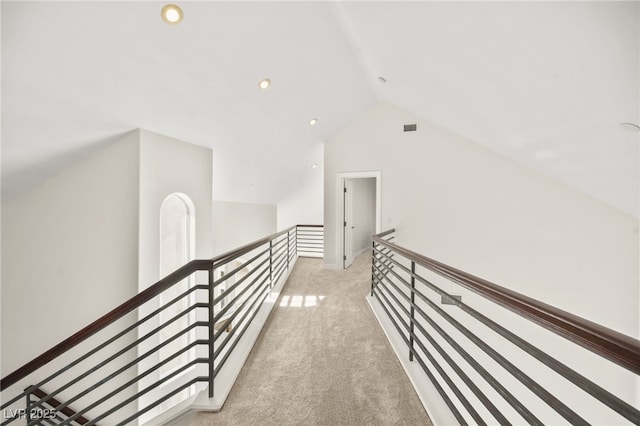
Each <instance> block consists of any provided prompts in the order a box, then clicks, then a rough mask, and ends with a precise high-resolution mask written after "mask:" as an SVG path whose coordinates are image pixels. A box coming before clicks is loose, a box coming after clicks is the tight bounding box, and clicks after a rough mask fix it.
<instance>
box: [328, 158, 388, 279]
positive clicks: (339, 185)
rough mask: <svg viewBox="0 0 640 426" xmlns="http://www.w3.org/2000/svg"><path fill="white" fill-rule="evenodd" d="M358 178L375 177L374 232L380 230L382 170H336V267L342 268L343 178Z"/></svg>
mask: <svg viewBox="0 0 640 426" xmlns="http://www.w3.org/2000/svg"><path fill="white" fill-rule="evenodd" d="M358 178H375V180H376V233H380V232H381V221H382V214H381V211H382V197H381V192H382V172H381V171H380V170H371V171H362V172H338V173H336V221H335V224H336V229H335V237H336V239H335V241H336V269H337V270H343V269H344V261H343V259H344V229H343V226H342V221H343V213H344V180H345V179H358Z"/></svg>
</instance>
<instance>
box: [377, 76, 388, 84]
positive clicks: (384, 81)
mask: <svg viewBox="0 0 640 426" xmlns="http://www.w3.org/2000/svg"><path fill="white" fill-rule="evenodd" d="M378 80H380V83H386V82H387V79H386V78H384V77H378Z"/></svg>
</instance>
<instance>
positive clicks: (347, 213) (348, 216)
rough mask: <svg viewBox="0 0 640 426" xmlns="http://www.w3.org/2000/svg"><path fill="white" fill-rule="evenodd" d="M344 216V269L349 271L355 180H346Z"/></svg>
mask: <svg viewBox="0 0 640 426" xmlns="http://www.w3.org/2000/svg"><path fill="white" fill-rule="evenodd" d="M343 194H344V203H343V205H344V210H343V211H344V215H343V229H344V232H343V236H344V256H343V257H342V258H343V262H344V263H343V267H344V269H347V268H348V267H349V266H351V264H352V263H353V230H354V229H355V227H354V226H353V180H351V179H345V180H344V192H343Z"/></svg>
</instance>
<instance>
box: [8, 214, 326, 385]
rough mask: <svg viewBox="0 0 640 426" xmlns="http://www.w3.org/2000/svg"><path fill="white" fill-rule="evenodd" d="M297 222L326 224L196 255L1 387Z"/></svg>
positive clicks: (43, 356)
mask: <svg viewBox="0 0 640 426" xmlns="http://www.w3.org/2000/svg"><path fill="white" fill-rule="evenodd" d="M297 226H313V227H321V226H323V225H294V226H291V227H289V228H287V229H284V230H282V231H279V232H276V233H274V234H271V235H269V236H267V237H264V238H261V239H259V240H256V241H254V242H252V243H249V244H246V245H244V246H242V247H239V248H237V249H234V250H231V251H229V252H226V253H223V254H221V255H218V256H216V257H214V258H213V259H209V260H202V259H196V260H192V261H191V262H189V263H187V264H186V265H184V266H182V267H181V268H179V269H177V270H175V271H174V272H172V273H171V274H169V275H167V276H166V277H164V278H163V279H161V280H160V281H158V282H157V283H155V284H153V285H152V286H150V287H148V288H147V289H145V290H143V291H142V292H140V293H138V294H137V295H136V296H134V297H132V298H131V299H129V300H127V301H126V302H124V303H122V304H121V305H120V306H118V307H117V308H115V309H113V310H111V311H110V312H108V313H106V314H105V315H103V316H102V317H100V318H98V319H97V320H96V321H94V322H92V323H91V324H89V325H88V326H86V327H84V328H83V329H82V330H80V331H78V332H77V333H75V334H74V335H72V336H71V337H69V338H67V339H65V340H63V341H62V342H60V343H58V344H57V345H55V346H54V347H53V348H51V349H49V350H48V351H46V352H44V353H43V354H41V355H39V356H38V357H36V358H34V359H33V360H31V361H30V362H28V363H26V364H25V365H23V366H22V367H20V368H18V369H17V370H15V371H14V372H12V373H10V374H8V375H7V376H5V377H3V378H2V380H0V391H3V390H4V389H6V388H8V387H9V386H11V385H13V384H15V383H17V382H18V381H19V380H21V379H23V378H25V377H26V376H27V375H28V374H30V373H32V372H34V371H35V370H37V369H38V368H40V367H42V366H43V365H45V364H47V363H49V362H50V361H51V360H53V359H54V358H56V357H58V356H60V355H62V354H63V353H65V352H66V351H68V350H69V349H71V348H73V347H74V346H76V345H78V344H79V343H81V342H83V341H84V340H86V339H88V338H89V337H91V336H93V335H94V334H96V333H97V332H99V331H100V330H102V329H104V328H105V327H107V326H108V325H109V324H112V323H113V322H115V321H117V320H118V319H120V318H122V317H123V316H125V315H126V314H128V313H129V312H131V311H133V310H134V309H137V308H138V307H140V306H141V305H142V304H143V303H145V302H148V301H149V300H151V299H152V298H154V297H156V296H157V295H159V294H160V293H162V292H163V291H164V290H166V289H167V288H169V287H171V286H172V285H174V284H176V283H178V282H180V281H182V280H183V279H185V278H186V277H188V276H189V275H191V274H192V273H194V272H195V271H207V270H210V269H212V268H214V267H215V266H216V265H220V264H224V263H227V262H229V261H231V260H233V259H235V258H237V257H240V256H242V255H243V254H245V253H248V252H250V251H252V250H254V249H256V248H258V247H260V246H261V245H263V244H265V243H268V242H269V241H271V240H273V239H274V238H277V237H279V236H281V235H284V234H285V233H288V232H290V231H291V230H292V229H294V228H297Z"/></svg>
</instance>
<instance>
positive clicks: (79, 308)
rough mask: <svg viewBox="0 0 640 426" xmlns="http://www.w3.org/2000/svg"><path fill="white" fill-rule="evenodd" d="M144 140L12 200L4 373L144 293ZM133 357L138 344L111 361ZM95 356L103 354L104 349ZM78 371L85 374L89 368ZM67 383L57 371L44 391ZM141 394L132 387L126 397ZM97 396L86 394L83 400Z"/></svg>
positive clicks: (6, 227) (6, 219) (5, 227)
mask: <svg viewBox="0 0 640 426" xmlns="http://www.w3.org/2000/svg"><path fill="white" fill-rule="evenodd" d="M138 148H139V145H138V140H137V133H136V132H132V133H130V134H128V135H127V136H125V137H124V138H122V139H121V140H120V141H117V142H115V143H113V144H111V145H109V146H107V147H106V148H105V149H103V150H101V151H99V152H97V153H95V154H94V155H93V156H91V157H90V158H87V159H84V160H82V161H80V162H79V163H76V164H74V165H72V166H71V167H69V168H68V169H66V170H65V171H63V172H62V173H60V174H58V175H56V176H53V177H52V178H50V179H49V180H47V181H46V182H45V183H44V184H43V185H41V186H40V187H38V188H36V189H34V190H33V191H31V192H29V193H26V194H24V195H22V196H20V197H18V198H16V199H14V200H12V201H10V202H8V203H6V204H3V205H2V213H3V214H2V216H3V222H2V251H3V258H2V293H3V294H2V296H3V297H2V375H3V376H4V375H6V374H8V373H10V372H12V371H13V370H14V369H16V368H17V367H20V366H22V365H24V364H25V363H26V362H28V361H30V360H31V359H33V358H34V357H36V356H38V355H40V354H41V353H43V352H44V351H46V350H48V349H50V348H51V347H53V346H54V345H56V344H57V343H59V342H61V341H62V340H64V339H66V338H67V337H69V336H70V335H72V334H73V333H75V332H77V331H78V330H80V329H81V328H83V327H84V326H86V325H88V324H90V323H91V322H93V321H94V320H96V319H98V318H99V317H100V316H102V315H103V314H105V313H107V312H108V311H110V310H111V309H113V308H115V307H116V306H118V305H120V304H121V303H123V302H124V301H126V300H127V299H129V298H130V297H132V296H133V295H135V294H136V293H137V290H138V285H137V281H138V253H137V251H138V191H139V187H138V159H139V149H138ZM130 321H131V317H130V316H127V317H125V318H124V319H123V320H120V321H119V322H118V324H119V326H120V327H123V324H124V325H126V324H129V323H130ZM106 333H107V336H108V337H112V336H113V335H114V334H115V331H113V329H112V328H107V329H106ZM132 339H133V336H130V335H127V336H125V337H123V338H121V339H119V340H118V341H117V342H116V343H115V344H114V345H111V346H110V351H111V352H110V354H112V353H114V352H116V350H117V349H116V348H117V347H122V346H124V345H126V344H129V343H130V342H131V341H132ZM104 340H106V337H105V334H103V333H99V334H97V335H95V336H93V337H92V338H90V339H88V340H87V341H85V342H84V343H83V344H81V345H80V346H78V347H76V348H74V349H72V350H70V351H68V352H67V353H66V354H64V355H63V356H62V357H60V358H59V359H56V360H54V361H52V362H51V363H50V364H48V365H47V367H45V368H43V369H42V371H39V372H36V373H34V375H33V376H28V377H27V378H25V379H24V380H22V381H20V382H18V384H17V385H16V386H15V387H14V388H15V389H17V390H18V391H20V390H21V389H24V388H25V387H26V385H29V384H34V382H37V381H38V380H39V379H38V377H39V378H40V379H41V378H44V376H43V375H44V374H45V373H46V372H47V371H48V373H47V374H49V373H51V372H53V371H56V370H57V369H59V368H61V367H62V366H64V365H66V364H68V363H69V362H70V361H71V360H72V359H74V358H75V357H77V356H79V355H80V354H83V353H86V352H87V351H89V350H90V349H93V348H94V347H96V346H97V344H98V343H100V342H101V341H104ZM108 355H109V354H106V355H105V354H104V353H101V354H99V355H97V357H102V358H101V359H104V357H106V356H108ZM132 359H133V354H131V353H130V352H129V353H127V354H125V355H123V356H121V357H119V358H118V360H117V361H115V362H113V363H111V368H116V367H117V366H118V365H122V364H124V363H127V362H129V361H131V360H132ZM88 362H90V363H91V365H95V363H96V362H98V361H96V358H95V357H94V358H93V359H92V360H90V361H88ZM84 368H85V369H88V368H89V367H87V366H85V367H84ZM73 371H75V374H76V375H77V374H79V371H83V370H77V369H76V370H72V372H73ZM62 377H64V376H61V379H62ZM71 377H75V376H71ZM132 377H133V373H132V372H131V371H126V372H124V373H123V374H120V375H119V376H118V377H117V378H116V379H114V380H111V381H110V382H109V383H107V384H106V385H105V386H103V387H101V388H100V389H99V390H98V392H103V394H104V393H107V392H109V391H111V390H113V389H114V388H115V387H117V386H120V385H122V384H123V383H125V382H126V381H128V380H130V379H131V378H132ZM68 379H69V377H67V380H68ZM87 380H90V381H91V383H95V380H97V379H95V378H94V377H91V376H89V378H88V379H87ZM56 381H57V382H58V383H57V384H56V383H55V382H56ZM61 384H62V383H60V382H59V381H58V379H56V380H54V382H51V383H47V384H45V385H43V389H45V390H46V391H49V392H51V391H53V390H54V389H57V388H58V386H61ZM80 386H84V387H80ZM86 386H88V385H87V383H86V382H85V383H84V384H83V382H80V383H79V384H78V385H76V387H74V388H71V389H69V390H68V391H66V392H67V394H65V393H64V392H63V393H62V394H61V396H58V398H60V399H61V400H63V401H64V400H67V399H68V398H69V397H70V395H76V394H77V393H78V392H79V391H80V389H84V388H85V387H86ZM68 392H72V393H71V394H68ZM132 394H133V389H132V388H128V389H126V390H124V391H123V392H122V393H120V394H119V397H120V398H123V399H124V398H127V397H129V396H131V395H132ZM14 395H15V394H14ZM65 395H66V396H65ZM88 404H89V400H88V398H84V399H80V400H78V401H75V403H74V404H73V406H74V407H80V408H84V407H86V406H87V405H88ZM23 407H24V406H23ZM132 410H133V407H131V406H128V407H124V408H123V409H121V410H119V411H118V413H117V414H116V415H115V417H119V418H120V419H123V418H126V416H129V415H131V414H132V412H133V411H132ZM88 417H91V412H89V413H88ZM111 421H117V419H113V418H111Z"/></svg>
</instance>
